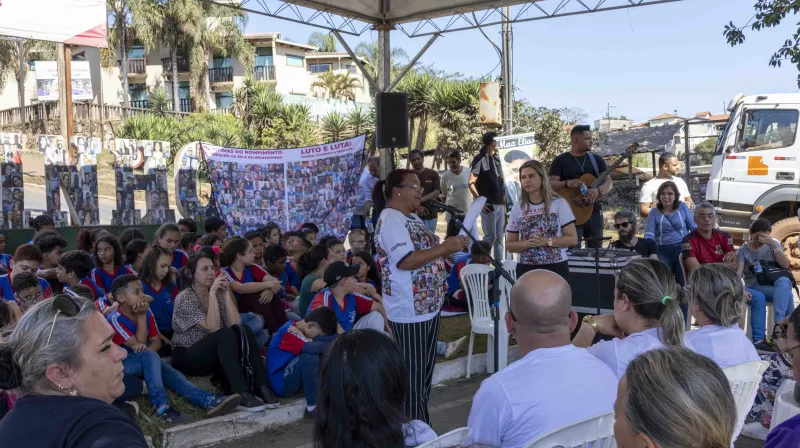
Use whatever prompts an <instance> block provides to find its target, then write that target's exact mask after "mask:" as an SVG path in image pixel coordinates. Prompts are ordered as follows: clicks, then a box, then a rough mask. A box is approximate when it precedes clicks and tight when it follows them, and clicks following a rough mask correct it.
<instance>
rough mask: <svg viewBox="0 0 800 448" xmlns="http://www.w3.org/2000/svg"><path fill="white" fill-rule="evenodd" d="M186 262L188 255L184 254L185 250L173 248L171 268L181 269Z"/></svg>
mask: <svg viewBox="0 0 800 448" xmlns="http://www.w3.org/2000/svg"><path fill="white" fill-rule="evenodd" d="M188 262H189V256H188V255H186V252H184V251H182V250H180V249H175V251H173V252H172V267H173V268H175V269H177V270H179V271H180V270H181V269H183V267H184V266H186V263H188Z"/></svg>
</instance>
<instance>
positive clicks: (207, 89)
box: [202, 54, 211, 110]
mask: <svg viewBox="0 0 800 448" xmlns="http://www.w3.org/2000/svg"><path fill="white" fill-rule="evenodd" d="M209 57H211V56H210V55H209V54H206V55H205V58H204V59H203V75H202V76H203V78H202V79H203V110H207V109H210V108H211V82H210V80H209V79H208V58H209Z"/></svg>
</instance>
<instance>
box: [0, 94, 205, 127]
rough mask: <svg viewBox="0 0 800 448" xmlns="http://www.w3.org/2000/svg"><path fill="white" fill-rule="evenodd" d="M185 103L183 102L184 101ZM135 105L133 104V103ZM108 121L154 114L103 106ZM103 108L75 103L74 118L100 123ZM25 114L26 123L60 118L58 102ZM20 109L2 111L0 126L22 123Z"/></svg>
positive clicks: (180, 115)
mask: <svg viewBox="0 0 800 448" xmlns="http://www.w3.org/2000/svg"><path fill="white" fill-rule="evenodd" d="M182 101H183V100H182ZM131 104H133V102H131ZM102 109H103V110H104V116H105V120H106V121H114V120H122V119H123V118H126V117H130V116H133V115H149V114H152V111H151V110H150V109H145V108H140V107H128V108H126V107H122V106H108V105H106V106H102ZM100 110H101V106H99V105H97V104H87V103H73V105H72V118H73V119H75V120H91V121H100ZM21 113H23V114H25V123H36V122H41V121H47V120H58V119H59V117H60V113H59V107H58V103H57V102H52V103H41V104H35V105H32V106H25V107H24V108H22V112H21ZM21 113H20V108H19V107H14V108H11V109H4V110H0V126H4V125H13V124H19V123H20V117H21ZM167 114H169V115H172V116H174V117H176V118H183V117H186V116H188V115H190V113H188V112H178V113H175V112H171V111H168V112H167Z"/></svg>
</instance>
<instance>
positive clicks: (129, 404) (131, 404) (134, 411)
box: [114, 401, 139, 420]
mask: <svg viewBox="0 0 800 448" xmlns="http://www.w3.org/2000/svg"><path fill="white" fill-rule="evenodd" d="M114 407H116V408H117V409H119V410H120V411H122V412H124V413H125V415H127V416H128V417H130V418H131V420H136V416H137V415H139V405H138V404H136V402H135V401H123V402H122V403H116V404H114Z"/></svg>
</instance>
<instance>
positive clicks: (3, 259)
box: [0, 254, 12, 271]
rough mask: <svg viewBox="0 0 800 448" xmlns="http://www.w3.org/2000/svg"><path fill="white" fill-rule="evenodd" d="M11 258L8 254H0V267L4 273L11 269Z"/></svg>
mask: <svg viewBox="0 0 800 448" xmlns="http://www.w3.org/2000/svg"><path fill="white" fill-rule="evenodd" d="M11 258H12V257H11V255H9V254H0V266H2V267H3V269H5V270H6V271H7V270H9V269H10V268H11Z"/></svg>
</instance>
